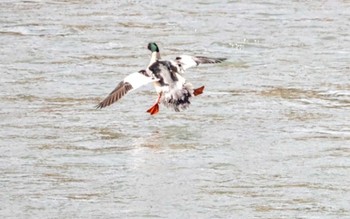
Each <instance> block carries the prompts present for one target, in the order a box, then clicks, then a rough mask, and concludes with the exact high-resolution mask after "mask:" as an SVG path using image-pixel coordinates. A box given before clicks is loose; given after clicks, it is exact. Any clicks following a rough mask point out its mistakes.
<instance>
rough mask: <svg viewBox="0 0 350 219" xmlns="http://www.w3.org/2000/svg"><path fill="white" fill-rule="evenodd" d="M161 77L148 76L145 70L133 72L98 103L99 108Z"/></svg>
mask: <svg viewBox="0 0 350 219" xmlns="http://www.w3.org/2000/svg"><path fill="white" fill-rule="evenodd" d="M158 80H159V79H156V78H152V77H150V76H148V74H147V73H146V71H145V70H141V71H139V72H135V73H132V74H130V75H128V76H127V77H126V78H124V80H123V81H121V82H119V84H118V85H117V87H116V88H115V89H114V90H113V91H112V92H111V93H110V94H109V95H108V96H107V97H106V98H105V99H104V100H103V101H102V102H101V103H99V104H98V105H97V107H96V108H97V109H102V108H104V107H106V106H109V105H111V104H113V103H114V102H117V101H118V100H120V99H121V98H122V97H123V96H125V95H126V94H127V93H129V92H130V91H133V90H135V89H137V88H139V87H141V86H143V85H146V84H148V83H151V82H154V81H158Z"/></svg>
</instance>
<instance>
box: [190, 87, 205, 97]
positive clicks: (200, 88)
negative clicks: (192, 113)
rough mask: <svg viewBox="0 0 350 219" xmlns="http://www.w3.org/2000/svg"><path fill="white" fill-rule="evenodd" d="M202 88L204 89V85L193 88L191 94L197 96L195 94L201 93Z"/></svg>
mask: <svg viewBox="0 0 350 219" xmlns="http://www.w3.org/2000/svg"><path fill="white" fill-rule="evenodd" d="M203 90H204V86H202V87H199V88H197V89H194V91H193V94H194V95H195V96H197V95H199V94H202V93H203Z"/></svg>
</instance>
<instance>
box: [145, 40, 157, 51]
mask: <svg viewBox="0 0 350 219" xmlns="http://www.w3.org/2000/svg"><path fill="white" fill-rule="evenodd" d="M147 49H149V50H151V52H159V48H158V45H157V44H156V43H154V42H153V43H149V44H148V46H147Z"/></svg>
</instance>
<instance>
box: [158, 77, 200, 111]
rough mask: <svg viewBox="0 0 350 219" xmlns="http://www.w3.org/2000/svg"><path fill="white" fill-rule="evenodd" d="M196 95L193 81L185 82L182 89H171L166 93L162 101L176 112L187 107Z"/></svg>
mask: <svg viewBox="0 0 350 219" xmlns="http://www.w3.org/2000/svg"><path fill="white" fill-rule="evenodd" d="M193 96H194V90H193V86H192V84H191V83H185V84H184V85H183V86H182V88H181V89H171V90H170V91H169V92H167V93H165V94H164V95H163V98H162V103H163V104H164V105H165V106H166V107H168V108H173V109H174V110H175V111H176V112H179V111H181V110H185V109H187V108H188V107H189V106H190V104H191V102H190V100H191V98H192V97H193Z"/></svg>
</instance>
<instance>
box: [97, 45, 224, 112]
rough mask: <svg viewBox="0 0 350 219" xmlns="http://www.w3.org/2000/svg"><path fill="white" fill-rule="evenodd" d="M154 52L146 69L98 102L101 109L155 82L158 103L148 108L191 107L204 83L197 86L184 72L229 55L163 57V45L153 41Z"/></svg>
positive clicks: (153, 110) (154, 109) (127, 79)
mask: <svg viewBox="0 0 350 219" xmlns="http://www.w3.org/2000/svg"><path fill="white" fill-rule="evenodd" d="M147 48H148V49H149V50H150V51H151V52H152V53H151V60H150V63H149V65H148V67H147V68H146V69H143V70H140V71H138V72H134V73H132V74H130V75H128V76H127V77H126V78H124V80H123V81H121V82H120V83H119V84H118V85H117V87H116V88H115V89H114V90H113V91H112V92H111V93H110V94H109V95H108V96H107V97H106V98H105V99H104V100H103V101H102V102H100V103H99V104H98V105H97V108H100V109H101V108H104V107H107V106H109V105H111V104H113V103H114V102H117V101H118V100H119V99H121V98H122V97H123V96H124V95H126V94H127V93H129V92H131V91H133V90H136V89H137V88H139V87H141V86H143V85H146V84H149V83H152V82H153V84H154V87H155V89H156V92H157V94H158V98H157V100H156V102H155V104H154V105H153V106H152V107H151V108H149V109H148V110H147V112H148V113H150V114H151V115H154V114H156V113H158V112H159V104H160V103H162V104H163V105H165V106H166V107H168V108H173V109H174V110H175V111H176V112H179V111H180V110H184V109H186V108H188V106H189V105H190V99H191V98H192V97H193V96H197V95H199V94H201V93H202V92H203V90H204V86H202V87H199V88H197V89H194V88H193V86H192V84H191V83H189V82H186V79H185V78H184V77H183V76H182V74H183V73H184V72H185V70H187V69H188V68H191V67H195V66H198V65H199V64H211V63H221V62H222V61H224V60H226V59H225V58H208V57H204V56H189V55H181V56H178V57H176V58H175V60H161V58H160V53H159V47H158V45H157V44H156V43H149V44H148V47H147Z"/></svg>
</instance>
